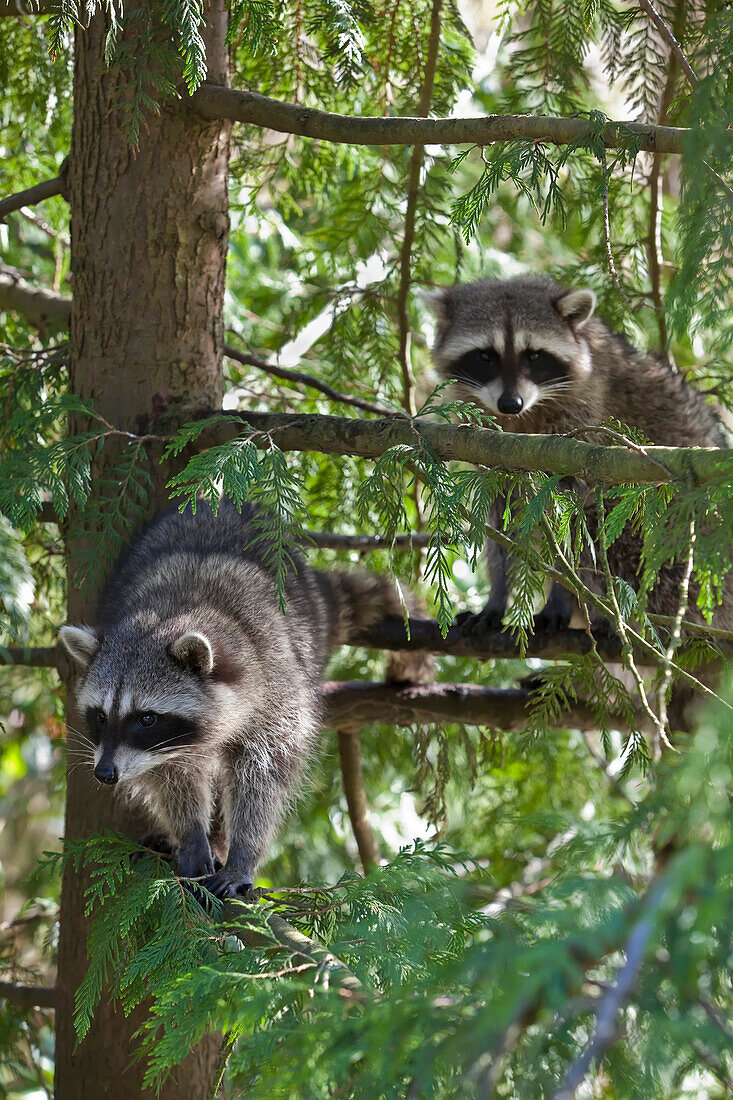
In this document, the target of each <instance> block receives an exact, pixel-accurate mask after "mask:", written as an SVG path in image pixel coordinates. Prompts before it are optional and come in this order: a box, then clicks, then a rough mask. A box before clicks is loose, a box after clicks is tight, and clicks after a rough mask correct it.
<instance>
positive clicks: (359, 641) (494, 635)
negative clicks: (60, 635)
mask: <svg viewBox="0 0 733 1100" xmlns="http://www.w3.org/2000/svg"><path fill="white" fill-rule="evenodd" d="M364 537H367V536H364ZM408 624H409V632H410V636H409V638H408V637H407V634H406V633H405V624H404V621H403V620H402V619H401V618H400V617H399V616H398V615H391V616H388V617H387V618H385V619H382V620H381V622H378V623H375V624H374V625H373V626H370V627H368V628H367V629H366V630H362V631H361V633H360V634H358V635H357V636H355V637H354V638H353V639H352V641H351V643H350V644H351V645H353V646H363V647H364V648H366V649H387V650H405V651H407V652H410V653H420V652H423V653H434V654H436V655H438V656H444V657H469V658H472V659H473V660H477V661H511V660H517V659H518V658H520V657H521V654H520V651H519V649H518V647H517V643H516V641H515V640H514V637H513V636H512V634H511V633H509V631H502V630H492V631H489V632H487V633H486V634H483V635H480V636H476V637H471V636H469V635H467V634H464V633H463V632H462V631H461V629H460V627H457V626H452V627H451V628H450V629H449V631H448V633H447V634H446V636H445V637H443V635H442V634H441V632H440V627H439V626H438V624H437V622H436V621H435V619H409V621H408ZM595 641H596V648H597V650H598V653H599V655H600V656H601V657H602V658H603V659H604V660H606V661H618V660H619V658H620V656H621V645H620V642H619V640H618V638H616V636H615V635H610V636H606V634H605V633H604V634H601V635H599V636H598V637H597V638H596V639H595ZM712 641H713V642H714V643H715V645H716V648H719V649H720V650H722V652H723V653H724V654H730V653H732V652H733V646H731V643H730V642H728V641H727V640H720V639H715V638H713V639H712ZM590 649H591V640H590V638H589V636H588V634H587V632H586V631H585V630H552V631H550V630H538V631H536V632H535V633H534V634H532V635H530V637H529V638H528V639H527V646H526V649H525V654H524V655H525V656H526V657H537V658H540V659H542V660H545V661H554V660H558V659H561V658H564V657H579V656H583V654H585V653H588V652H590ZM636 659H637V662H638V663H639V664H644V663H646V664H649V663H650V658H649V656H648V655H647V653H646V652H640V653H638V654H637V657H636ZM662 661H663V658H662V656H661V654H660V663H661V662H662ZM3 664H6V665H16V666H19V667H26V668H56V669H58V670H59V671H60V672H61V674H62V675H65V671H66V669H67V668H68V665H67V657H66V651H65V650H64V649H62V647H61V646H47V647H40V648H33V647H27V646H26V647H23V646H10V647H7V648H6V647H4V646H0V666H2V665H3Z"/></svg>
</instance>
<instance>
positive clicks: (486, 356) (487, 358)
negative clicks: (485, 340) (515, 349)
mask: <svg viewBox="0 0 733 1100" xmlns="http://www.w3.org/2000/svg"><path fill="white" fill-rule="evenodd" d="M494 354H495V353H494V352H493V351H489V349H488V348H483V349H482V350H481V351H480V352H479V353H478V357H479V359H481V361H482V362H484V363H489V362H491V359H492V356H493V355H494Z"/></svg>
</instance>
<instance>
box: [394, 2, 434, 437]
mask: <svg viewBox="0 0 733 1100" xmlns="http://www.w3.org/2000/svg"><path fill="white" fill-rule="evenodd" d="M442 7H443V0H433V4H432V8H431V12H430V37H429V39H428V52H427V57H426V60H425V73H424V75H423V80H422V85H421V87H420V100H419V104H418V109H417V113H418V116H419V117H420V118H427V116H428V115H429V113H430V102H431V100H432V98H433V84H434V82H435V68H436V65H437V62H438V50H439V47H440V23H441V11H442ZM424 152H425V146H424V145H419V144H416V145H414V146H413V148H412V154H411V156H410V167H409V171H408V175H407V206H406V208H405V229H404V234H403V237H402V248H401V250H400V285H399V289H398V291H397V324H398V329H399V352H398V356H399V362H400V369H401V371H402V404H403V407H404V409H405V411H406V412H407V413H408V415H409V416H413V415H414V413H415V383H414V379H413V377H412V370H411V367H410V321H409V316H408V309H407V300H408V295H409V292H410V284H411V281H412V277H411V265H412V245H413V241H414V238H415V216H416V213H417V203H418V197H419V194H420V172H421V169H422V163H423V154H424Z"/></svg>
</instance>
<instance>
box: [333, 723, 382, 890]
mask: <svg viewBox="0 0 733 1100" xmlns="http://www.w3.org/2000/svg"><path fill="white" fill-rule="evenodd" d="M336 733H337V737H338V747H339V759H340V762H341V776H342V779H343V781H344V794H345V795H346V804H347V806H348V808H349V820H350V821H351V828H352V829H353V831H354V839H355V841H356V846H357V848H358V849H359V858H360V859H361V865H362V867H363V868H364V874H369V872H370V871H371V869H372V868H373V867H376V866H378V864H379V848H378V847H377V841H376V839H375V836H374V832H373V830H372V827H371V825H370V824H369V806H368V803H367V797H366V789H365V787H364V772H363V770H362V766H361V741H360V740H359V737H358V735H357V734H356V732H355V731H350V730H344V729H339V730H337V731H336Z"/></svg>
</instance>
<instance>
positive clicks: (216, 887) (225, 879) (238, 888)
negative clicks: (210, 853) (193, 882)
mask: <svg viewBox="0 0 733 1100" xmlns="http://www.w3.org/2000/svg"><path fill="white" fill-rule="evenodd" d="M252 879H253V876H252V875H251V874H248V873H246V872H244V871H233V870H231V869H230V870H227V869H226V868H225V867H223V868H222V869H221V871H217V872H216V874H214V875H210V876H209V877H208V878H205V879H204V881H203V884H202V885H204V886H205V887H206V889H207V890H208V891H209V893H210V894H213V895H214V896H215V897H217V898H220V899H221V900H222V901H228V900H231V899H233V898H243V897H246V896H247V894H248V893H249V891H250V890H252V889H253V886H254V883H253V881H252Z"/></svg>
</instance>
